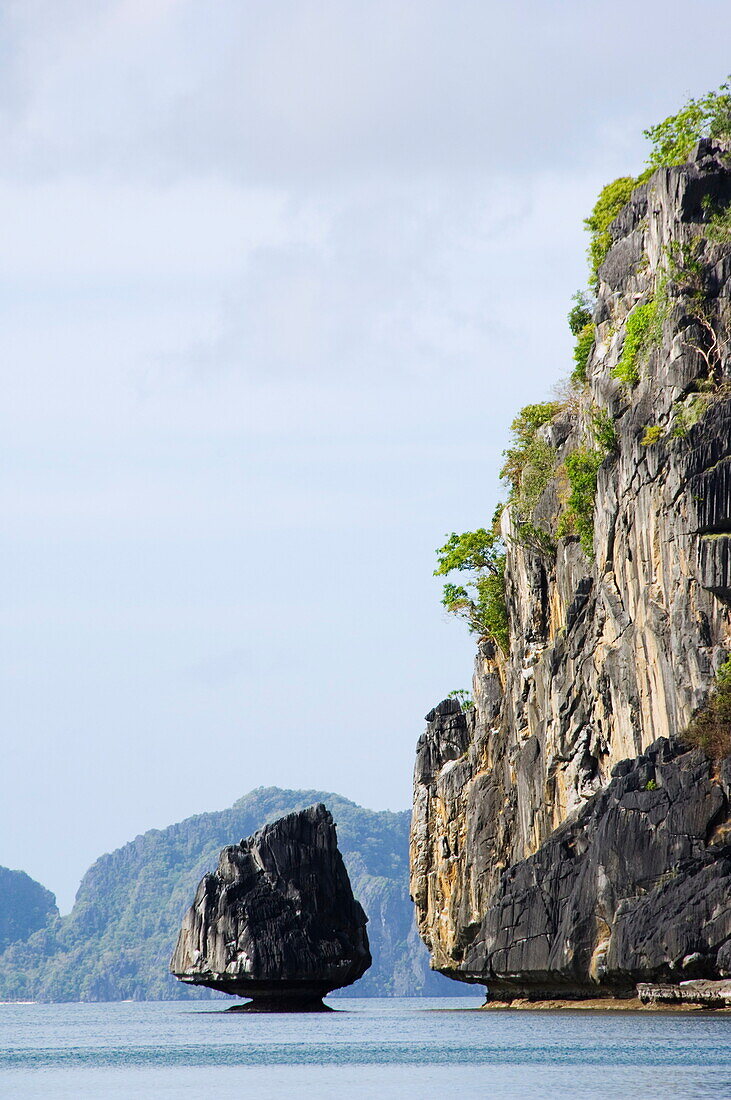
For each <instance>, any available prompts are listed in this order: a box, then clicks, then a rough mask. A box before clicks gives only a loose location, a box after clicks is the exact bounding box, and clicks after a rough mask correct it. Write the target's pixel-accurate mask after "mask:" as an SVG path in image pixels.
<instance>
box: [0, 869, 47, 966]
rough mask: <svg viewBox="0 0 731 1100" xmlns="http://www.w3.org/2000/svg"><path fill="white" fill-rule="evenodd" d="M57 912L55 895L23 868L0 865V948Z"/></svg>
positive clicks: (22, 938)
mask: <svg viewBox="0 0 731 1100" xmlns="http://www.w3.org/2000/svg"><path fill="white" fill-rule="evenodd" d="M57 916H58V909H57V908H56V899H55V897H54V896H53V894H52V893H51V891H50V890H46V888H45V886H41V884H40V882H36V881H35V879H32V878H31V877H30V875H26V873H25V871H11V870H10V868H9V867H0V951H3V950H4V949H5V948H6V947H8V946H9V944H12V943H15V942H16V941H17V940H25V939H27V938H28V936H30V935H32V934H33V933H34V932H36V931H37V930H38V929H39V928H43V926H44V925H46V924H48V922H49V921H50V920H51V919H52V918H53V917H57Z"/></svg>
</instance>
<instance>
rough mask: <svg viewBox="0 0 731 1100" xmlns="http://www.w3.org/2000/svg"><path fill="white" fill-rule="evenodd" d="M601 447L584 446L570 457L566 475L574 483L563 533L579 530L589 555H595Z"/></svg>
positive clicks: (561, 532) (567, 533) (571, 484)
mask: <svg viewBox="0 0 731 1100" xmlns="http://www.w3.org/2000/svg"><path fill="white" fill-rule="evenodd" d="M603 461H604V455H603V454H602V452H601V451H593V450H588V449H584V448H582V449H580V450H578V451H574V452H573V454H570V455H569V456H568V458H567V459H566V477H567V479H568V483H569V486H570V493H569V498H568V501H567V505H566V511H565V512H564V513H563V515H562V516H561V519H560V521H559V532H558V533H559V535H561V536H565V535H569V534H577V535H578V536H579V540H580V542H581V546H582V548H583V550H584V553H585V554H586V556H587V557H589V558H592V557H593V556H594V499H595V497H596V482H597V474H598V471H599V467H600V466H601V464H602V462H603Z"/></svg>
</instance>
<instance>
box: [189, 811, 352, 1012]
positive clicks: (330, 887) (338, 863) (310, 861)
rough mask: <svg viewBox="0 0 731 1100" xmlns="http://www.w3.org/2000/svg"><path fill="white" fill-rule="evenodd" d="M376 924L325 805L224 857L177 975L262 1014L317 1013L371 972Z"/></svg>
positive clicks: (194, 915)
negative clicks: (248, 1001)
mask: <svg viewBox="0 0 731 1100" xmlns="http://www.w3.org/2000/svg"><path fill="white" fill-rule="evenodd" d="M367 920H368V918H367V917H366V915H365V913H364V912H363V909H362V908H361V906H360V905H359V903H358V902H357V901H356V900H355V898H354V897H353V892H352V890H351V888H350V881H349V879H348V873H347V871H346V869H345V865H344V863H343V860H342V856H341V855H340V852H339V851H338V845H337V835H336V832H335V825H334V824H333V819H332V816H331V814H330V813H329V811H328V810H327V809H326V808H325V806H323V805H322V804H319V805H317V806H312V807H310V808H309V809H307V810H302V811H300V812H299V813H293V814H289V815H288V816H287V817H283V818H281V819H280V820H279V821H275V822H274V823H273V824H272V825H267V826H265V828H263V829H261V830H260V831H259V832H257V833H255V834H254V835H253V836H251V837H249V838H248V839H247V840H242V841H241V843H240V844H238V845H234V846H231V847H228V848H224V849H223V851H222V852H221V855H220V858H219V863H218V868H217V870H216V871H215V873H214V874H210V875H205V876H204V878H203V879H202V880H201V883H200V885H199V887H198V891H197V893H196V896H195V901H194V902H193V905H192V906H191V908H190V909H189V910H188V913H187V914H186V916H185V917H184V919H183V925H182V928H181V930H180V935H179V937H178V943H177V946H176V948H175V951H174V953H173V957H172V960H171V963H170V969H171V971H172V972H173V974H175V976H176V977H177V978H179V979H180V980H181V981H184V982H189V983H192V984H194V985H207V986H211V987H212V988H213V989H218V990H221V991H223V992H224V993H231V994H234V995H236V996H241V997H251V998H253V1002H254V1004H253V1006H252V1007H256V1008H259V1009H261V1010H269V1011H272V1010H282V1011H285V1010H286V1011H293V1010H294V1011H302V1010H312V1009H313V1008H318V1007H322V1004H321V1002H322V997H323V996H324V995H325V994H326V993H329V992H330V991H331V990H333V989H338V988H340V987H341V986H346V985H350V984H352V982H354V981H356V980H357V979H358V978H360V976H361V975H362V974H364V973H365V971H366V970H367V969H368V967H369V966H370V965H371V956H370V951H369V948H368V936H367V934H366V928H365V926H366V922H367Z"/></svg>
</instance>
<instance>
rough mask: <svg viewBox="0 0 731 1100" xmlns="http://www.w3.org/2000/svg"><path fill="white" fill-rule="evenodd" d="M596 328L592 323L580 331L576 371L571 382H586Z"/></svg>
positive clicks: (575, 350) (576, 347)
mask: <svg viewBox="0 0 731 1100" xmlns="http://www.w3.org/2000/svg"><path fill="white" fill-rule="evenodd" d="M595 339H596V328H595V326H594V325H593V324H592V322H591V321H589V323H588V324H587V325H584V327H583V328H582V329H581V330H580V331H579V333H578V335H577V337H576V344H575V345H574V364H575V366H574V369H573V370H572V372H571V381H572V382H576V383H578V384H581V383H583V382H586V368H587V366H588V363H589V356H590V355H591V353H592V350H593V348H594V340H595Z"/></svg>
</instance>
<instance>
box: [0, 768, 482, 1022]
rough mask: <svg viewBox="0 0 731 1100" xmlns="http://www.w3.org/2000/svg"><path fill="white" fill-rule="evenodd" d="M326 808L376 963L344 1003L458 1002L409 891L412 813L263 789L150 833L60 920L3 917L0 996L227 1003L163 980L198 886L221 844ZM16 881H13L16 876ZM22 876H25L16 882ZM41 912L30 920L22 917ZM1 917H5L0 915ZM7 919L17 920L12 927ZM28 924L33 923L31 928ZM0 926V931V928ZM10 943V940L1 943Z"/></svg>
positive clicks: (101, 862)
mask: <svg viewBox="0 0 731 1100" xmlns="http://www.w3.org/2000/svg"><path fill="white" fill-rule="evenodd" d="M318 802H324V803H326V805H327V807H328V809H330V810H331V812H332V814H333V817H334V819H335V822H336V824H337V832H338V841H339V846H340V850H341V851H342V853H343V858H344V860H345V864H346V867H347V869H348V874H349V876H350V880H351V883H352V885H353V891H354V893H355V896H356V898H357V899H358V900H359V901H360V902H361V903H362V905H363V907H364V908H365V910H366V912H367V913H368V915H369V917H370V922H369V924H368V935H369V939H370V943H371V951H372V954H373V966H372V967H371V969H370V970H369V971H368V972H367V973H366V974H365V976H364V977H363V978H362V979H361V980H360V981H359V982H357V983H356V984H355V985H354V986H352V987H350V988H349V989H348V990H346V991H345V992H346V993H347V995H350V996H360V997H389V996H440V995H441V996H456V995H457V996H458V995H459V994H460V993H462V992H464V993H468V994H469V993H470V990H469V989H468V988H467V987H463V986H461V985H459V984H458V983H456V982H451V981H449V980H448V979H447V978H445V977H443V976H442V975H440V974H436V973H434V972H433V971H431V970H430V969H429V957H428V952H427V951H426V948H425V947H424V946H423V944H422V943H421V941H420V939H419V936H418V934H417V931H416V926H415V922H414V909H413V905H412V903H411V900H410V898H409V892H408V837H409V821H410V816H411V815H410V813H409V812H408V811H403V812H401V813H391V812H388V811H380V812H376V811H373V810H367V809H364V808H362V807H361V806H357V805H356V804H355V803H354V802H350V801H348V799H345V798H343V797H342V796H340V795H337V794H332V793H328V792H323V791H314V790H311V791H310V790H308V791H288V790H280V789H279V788H277V787H267V788H259V789H258V790H255V791H252V792H251V793H250V794H247V795H245V796H244V797H243V798H241V799H239V801H238V802H236V803H235V804H234V805H233V806H232V807H230V808H229V809H227V810H221V811H219V812H215V813H207V814H200V815H197V816H195V817H190V818H187V819H186V820H185V821H181V822H179V823H178V824H176V825H171V826H170V827H169V828H167V829H153V830H151V831H150V832H147V833H144V834H143V835H141V836H138V837H136V838H135V839H134V840H133V841H131V842H130V843H129V844H126V845H124V847H122V848H119V849H117V850H116V851H115V852H111V853H109V854H108V855H103V856H101V857H100V858H99V859H98V860H97V861H96V862H95V863H94V864H93V865H92V867H90V869H89V870H88V871H87V873H86V874H85V876H84V878H83V880H82V882H81V885H80V887H79V891H78V894H77V896H76V902H75V904H74V907H73V910H72V911H71V913H70V914H69V915H68V916H65V917H59V916H58V910H57V909H56V908H55V903H54V899H53V895H52V894H50V893H49V892H48V891H44V889H43V887H41V886H39V885H38V884H37V883H36V884H34V886H35V887H36V888H37V891H42V895H41V894H38V897H39V898H40V897H42V896H44V897H45V898H46V902H47V903H48V904H47V905H46V908H45V910H42V912H41V910H39V909H38V908H37V907H36V908H35V909H32V907H31V906H30V905H25V907H24V910H23V911H24V912H25V913H26V917H25V918H24V919H25V922H26V923H23V922H22V920H21V916H20V911H18V914H17V915H16V917H14V918H13V920H12V921H11V920H10V918H7V919H6V925H7V927H8V928H9V929H10V932H9V935H10V936H11V937H13V936H15V940H16V942H13V943H11V944H10V945H9V946H5V945H3V946H5V950H4V951H3V952H2V954H0V1000H5V1001H12V1000H38V1001H106V1000H110V1001H113V1000H128V999H131V1000H171V999H199V998H206V997H216V996H223V994H216V993H213V992H211V991H210V990H206V989H201V988H193V987H190V986H184V985H182V984H181V983H180V982H177V981H176V980H175V978H173V977H172V976H171V975H170V974H169V973H168V963H169V960H170V956H171V954H172V951H173V947H174V946H175V941H176V937H177V935H178V931H179V928H180V923H181V920H182V918H183V915H184V913H185V911H186V910H187V908H188V906H189V905H190V902H191V899H192V897H193V895H194V893H195V889H196V886H197V884H198V882H199V880H200V879H201V877H202V876H203V874H205V873H206V872H207V871H212V870H213V869H214V868H215V866H216V863H217V860H218V854H219V852H220V850H221V848H223V847H224V846H225V845H227V844H232V843H234V844H235V843H238V841H239V840H241V838H242V837H246V836H249V835H250V834H251V833H253V832H255V831H256V830H257V829H259V828H261V826H263V825H264V824H266V823H268V822H270V821H274V820H275V819H276V818H279V817H282V816H284V815H286V814H289V813H293V812H295V811H297V810H301V809H304V808H305V807H307V806H311V805H312V804H313V803H318ZM13 874H19V873H18V872H13ZM22 879H23V880H25V879H27V880H28V882H29V883H30V882H32V880H31V879H28V876H25V875H24V876H22ZM31 911H32V912H33V913H37V914H38V913H40V914H41V915H38V916H35V917H33V918H32V919H30V913H31ZM0 912H2V911H0ZM13 921H14V922H15V923H13ZM34 922H35V923H34ZM0 927H2V926H1V925H0ZM8 942H9V941H7V940H6V943H8Z"/></svg>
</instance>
